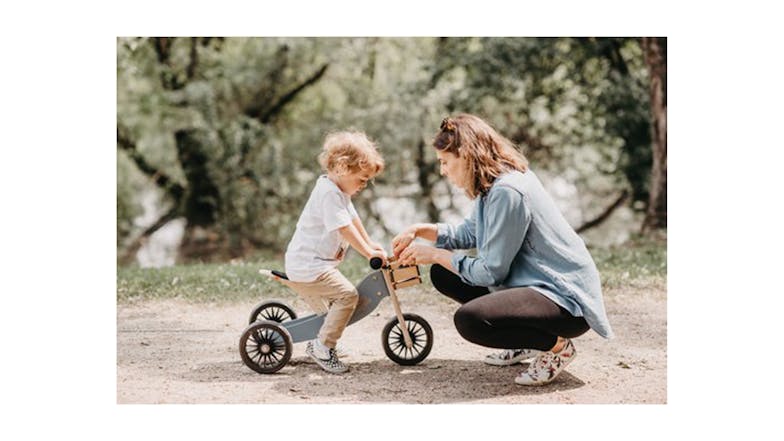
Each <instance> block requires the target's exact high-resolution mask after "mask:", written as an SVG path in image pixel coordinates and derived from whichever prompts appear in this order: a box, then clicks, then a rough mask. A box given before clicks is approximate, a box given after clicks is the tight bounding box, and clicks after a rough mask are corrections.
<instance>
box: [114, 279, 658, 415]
mask: <svg viewBox="0 0 784 441" xmlns="http://www.w3.org/2000/svg"><path fill="white" fill-rule="evenodd" d="M398 294H399V295H400V299H401V304H402V309H403V312H412V313H416V314H419V315H420V316H422V317H424V318H425V319H426V320H427V321H428V322H429V323H430V325H431V326H432V328H433V332H434V345H433V349H432V352H431V353H430V355H429V357H428V358H427V359H426V360H424V361H423V362H422V363H420V364H419V365H416V366H399V365H397V364H395V363H394V362H392V361H391V360H389V359H388V358H387V357H386V355H385V354H384V350H383V348H382V345H381V330H382V329H383V327H384V325H385V323H386V322H387V321H388V320H389V319H391V318H392V317H393V316H394V311H393V308H392V305H391V303H390V301H389V299H384V300H383V301H382V302H381V304H380V305H379V307H378V308H377V309H376V310H375V311H373V312H372V313H371V314H370V315H369V316H368V317H366V318H364V319H363V320H361V321H359V322H357V323H355V324H353V325H352V326H349V327H348V328H347V329H346V331H345V333H344V335H343V338H342V339H341V346H342V347H344V348H345V349H346V350H347V352H348V356H347V357H346V358H344V361H345V362H346V363H347V364H349V365H350V368H351V369H350V371H349V372H348V373H346V374H344V375H340V376H338V375H332V374H329V373H326V372H324V371H322V370H321V369H320V368H319V367H318V366H317V365H316V364H315V363H313V362H311V361H310V360H309V359H308V357H307V355H305V343H297V344H295V345H294V353H293V355H292V358H291V361H290V362H289V363H288V364H287V365H286V367H284V368H283V369H281V370H280V371H278V372H277V373H275V374H271V375H262V374H258V373H256V372H254V371H252V370H251V369H249V368H248V367H246V366H245V365H244V364H243V362H242V360H241V358H240V354H239V350H238V343H239V338H240V335H241V333H242V331H243V329H244V328H245V327H246V326H247V319H248V315H249V314H250V311H251V309H252V308H253V306H254V305H255V303H254V302H250V303H244V302H243V303H236V304H230V305H210V304H191V303H187V302H184V301H178V300H166V301H146V302H138V303H122V304H118V306H117V402H118V403H119V404H124V403H146V404H153V403H183V404H184V403H216V404H217V403H278V404H281V403H295V404H306V403H344V404H347V403H386V404H396V403H465V404H468V403H493V404H517V403H556V404H568V403H584V404H587V403H652V404H664V403H666V402H667V297H666V292H665V291H664V290H663V289H660V290H650V289H646V290H644V291H643V290H628V289H627V290H615V291H613V290H610V291H607V292H605V304H606V307H607V310H608V314H609V316H610V322H611V324H612V326H613V330H614V332H615V334H616V337H615V338H614V339H612V340H605V339H603V338H601V337H599V336H598V335H597V334H596V333H595V332H593V331H589V332H588V333H587V334H585V335H583V336H582V337H579V338H577V339H575V340H574V341H575V347H576V348H577V351H578V355H577V358H576V359H575V361H574V362H573V363H572V364H571V365H570V366H569V367H568V368H567V370H566V371H564V372H563V373H562V374H561V375H560V376H559V377H558V378H557V379H556V380H555V381H554V382H553V383H551V384H549V385H546V386H542V387H523V386H518V385H516V384H514V381H513V380H514V377H515V376H516V375H517V374H518V372H520V371H521V370H522V368H523V365H519V364H518V365H515V366H510V367H495V366H488V365H485V364H484V363H483V362H482V359H483V358H484V356H485V355H486V354H488V353H491V352H493V350H492V349H489V348H484V347H481V346H477V345H475V344H472V343H469V342H467V341H465V340H463V339H462V338H461V337H460V336H459V335H458V334H457V331H456V330H455V328H454V325H453V323H452V315H453V313H454V311H455V310H456V309H457V306H458V305H457V304H456V303H454V302H452V301H450V300H447V299H446V298H444V297H442V296H439V295H436V294H434V291H433V290H432V288H430V289H427V288H426V287H425V289H424V290H414V289H410V290H403V291H400V292H399V293H398ZM288 303H289V304H290V305H292V306H293V307H294V309H295V311H297V313H298V314H299V315H300V316H302V315H306V314H308V313H309V312H308V310H307V308H306V306H305V304H304V303H302V302H300V301H299V300H295V301H293V302H291V301H289V302H288Z"/></svg>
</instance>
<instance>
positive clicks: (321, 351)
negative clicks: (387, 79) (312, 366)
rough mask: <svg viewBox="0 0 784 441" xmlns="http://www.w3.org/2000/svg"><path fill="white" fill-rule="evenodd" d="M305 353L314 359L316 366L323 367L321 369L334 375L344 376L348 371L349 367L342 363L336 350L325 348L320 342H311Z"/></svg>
mask: <svg viewBox="0 0 784 441" xmlns="http://www.w3.org/2000/svg"><path fill="white" fill-rule="evenodd" d="M305 353H306V354H308V355H309V356H310V358H312V359H313V360H314V361H315V362H316V364H318V365H319V366H321V369H324V370H325V371H327V372H329V373H332V374H342V373H344V372H346V371H348V366H346V365H345V364H344V363H342V362H341V361H340V359H339V358H338V354H337V352H335V350H334V349H332V348H328V347H327V346H324V345H323V344H322V343H321V342H319V341H317V340H316V341H315V344H314V341H309V342H308V345H307V347H306V348H305Z"/></svg>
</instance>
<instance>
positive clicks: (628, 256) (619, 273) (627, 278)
mask: <svg viewBox="0 0 784 441" xmlns="http://www.w3.org/2000/svg"><path fill="white" fill-rule="evenodd" d="M591 255H592V256H593V258H594V261H595V262H596V267H597V268H598V269H599V274H600V275H601V279H602V287H603V288H605V289H607V288H610V289H613V288H624V287H634V288H646V287H658V288H661V287H666V285H667V241H666V240H662V239H646V238H639V237H638V238H635V239H632V240H631V241H629V242H627V243H626V244H624V245H622V246H618V247H611V248H599V249H592V250H591Z"/></svg>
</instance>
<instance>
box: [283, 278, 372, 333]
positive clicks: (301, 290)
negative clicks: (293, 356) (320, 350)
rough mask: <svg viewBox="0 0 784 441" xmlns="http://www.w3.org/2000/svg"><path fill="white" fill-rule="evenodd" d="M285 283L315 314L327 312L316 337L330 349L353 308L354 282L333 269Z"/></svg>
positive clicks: (354, 300)
mask: <svg viewBox="0 0 784 441" xmlns="http://www.w3.org/2000/svg"><path fill="white" fill-rule="evenodd" d="M285 283H286V284H287V285H289V286H290V287H291V288H292V289H293V290H294V291H295V292H296V293H297V294H299V295H300V297H302V300H304V301H305V302H306V303H307V304H308V305H309V306H310V307H311V308H313V311H314V312H315V313H317V314H322V313H324V312H326V313H327V316H326V317H325V318H324V324H323V325H321V329H320V330H319V334H318V338H319V340H320V341H321V342H322V343H324V345H326V346H327V347H330V348H334V347H335V345H336V344H337V342H338V339H340V336H341V335H343V330H344V329H346V326H347V325H348V321H349V320H351V316H352V315H353V314H354V309H355V308H356V307H357V301H358V300H359V294H358V293H357V289H356V288H355V287H354V285H353V284H352V283H351V282H349V281H348V279H346V277H345V276H344V275H343V274H341V273H340V271H338V270H337V269H336V268H333V269H331V270H329V271H327V272H325V273H323V274H321V275H320V276H318V278H317V279H316V280H315V281H313V282H292V281H291V280H286V281H285Z"/></svg>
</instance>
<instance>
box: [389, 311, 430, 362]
mask: <svg viewBox="0 0 784 441" xmlns="http://www.w3.org/2000/svg"><path fill="white" fill-rule="evenodd" d="M403 320H404V322H405V324H404V326H405V327H406V329H408V334H409V335H410V336H411V343H412V345H411V348H410V349H409V348H407V347H406V341H405V338H404V337H403V330H402V328H401V327H400V325H399V324H398V321H397V317H395V318H393V319H392V320H390V321H389V322H387V324H386V326H384V330H383V331H381V344H382V345H383V346H384V352H385V353H386V354H387V357H389V359H390V360H392V361H394V362H395V363H397V364H400V365H403V366H412V365H415V364H417V363H420V362H422V360H424V359H425V358H427V356H428V355H429V354H430V350H431V349H432V348H433V329H432V328H431V327H430V324H429V323H428V322H427V321H426V320H425V319H423V318H422V317H420V316H418V315H416V314H403Z"/></svg>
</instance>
